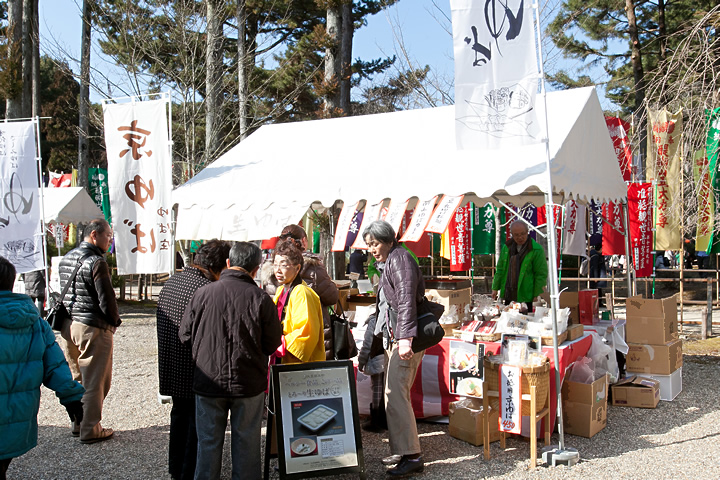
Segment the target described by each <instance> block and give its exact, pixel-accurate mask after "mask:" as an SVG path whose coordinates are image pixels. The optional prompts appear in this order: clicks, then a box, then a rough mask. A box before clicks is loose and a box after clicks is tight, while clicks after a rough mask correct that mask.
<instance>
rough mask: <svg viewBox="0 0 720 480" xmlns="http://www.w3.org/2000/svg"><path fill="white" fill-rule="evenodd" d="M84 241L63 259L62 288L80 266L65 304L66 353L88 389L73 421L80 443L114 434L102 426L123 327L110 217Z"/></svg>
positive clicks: (94, 225) (92, 225)
mask: <svg viewBox="0 0 720 480" xmlns="http://www.w3.org/2000/svg"><path fill="white" fill-rule="evenodd" d="M83 233H84V235H85V239H84V241H83V242H82V243H81V244H80V246H79V247H77V248H75V249H74V250H71V251H70V252H68V253H67V254H66V255H65V256H64V257H63V259H62V260H61V261H60V286H61V288H62V287H64V286H65V284H66V283H67V282H68V280H69V279H70V277H71V276H72V273H73V271H74V270H75V266H76V265H77V264H78V263H81V266H80V269H79V270H78V272H77V275H76V276H75V279H74V281H73V283H72V285H71V286H70V289H69V290H68V292H67V294H66V295H65V298H64V299H63V303H64V304H65V307H67V309H68V312H70V315H72V320H73V321H72V322H66V324H65V325H64V326H63V329H62V332H60V333H61V335H62V337H63V338H64V339H65V342H66V355H65V356H66V357H67V361H68V364H69V365H70V371H71V372H72V374H73V379H74V380H77V381H78V382H80V383H82V385H83V387H85V396H84V397H83V412H84V414H83V420H82V423H81V424H80V425H77V424H74V425H73V431H72V433H73V435H75V436H78V435H79V436H80V442H81V443H96V442H101V441H103V440H107V439H109V438H110V437H112V436H113V430H112V429H111V428H102V426H100V420H101V419H102V408H103V402H104V401H105V397H106V396H107V394H108V391H110V383H111V379H112V357H113V335H114V334H115V330H117V327H118V326H120V314H119V313H118V306H117V299H116V298H115V290H114V289H113V286H112V278H111V276H110V268H109V267H108V264H107V262H106V261H105V257H104V255H105V252H107V251H108V249H109V248H110V243H111V242H112V237H113V232H112V228H110V225H109V224H108V223H107V222H106V221H105V220H93V221H92V222H90V223H89V224H88V226H87V227H85V231H84V232H83Z"/></svg>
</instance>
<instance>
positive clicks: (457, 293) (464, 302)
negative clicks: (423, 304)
mask: <svg viewBox="0 0 720 480" xmlns="http://www.w3.org/2000/svg"><path fill="white" fill-rule="evenodd" d="M425 296H426V297H427V298H428V299H429V300H431V301H433V302H437V303H439V304H441V305H442V306H444V307H445V313H448V312H449V311H450V307H451V306H453V305H457V311H458V319H459V320H460V322H464V321H465V320H467V317H468V315H467V314H466V313H465V307H467V306H469V305H470V296H471V289H470V288H462V289H460V290H449V289H448V290H446V289H435V288H430V289H426V290H425Z"/></svg>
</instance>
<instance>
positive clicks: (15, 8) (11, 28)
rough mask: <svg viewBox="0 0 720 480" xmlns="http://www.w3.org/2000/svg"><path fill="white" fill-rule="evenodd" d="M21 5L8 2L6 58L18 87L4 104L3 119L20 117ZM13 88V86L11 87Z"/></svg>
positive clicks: (12, 1)
mask: <svg viewBox="0 0 720 480" xmlns="http://www.w3.org/2000/svg"><path fill="white" fill-rule="evenodd" d="M22 3H23V0H8V3H7V18H8V32H9V33H8V38H7V43H8V58H9V59H10V61H9V64H10V65H11V66H12V68H14V70H15V72H13V73H15V75H13V77H14V80H15V82H14V83H16V84H17V86H18V87H19V88H18V89H17V90H15V89H14V88H13V90H15V91H16V92H17V93H16V94H15V95H13V96H12V98H8V99H7V100H6V102H5V118H20V117H22V66H21V62H22V58H21V55H22V47H21V45H22ZM13 87H14V86H13Z"/></svg>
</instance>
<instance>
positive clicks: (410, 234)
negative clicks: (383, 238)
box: [400, 195, 437, 242]
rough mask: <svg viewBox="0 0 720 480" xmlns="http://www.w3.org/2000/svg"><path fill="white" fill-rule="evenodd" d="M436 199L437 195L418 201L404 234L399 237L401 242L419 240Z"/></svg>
mask: <svg viewBox="0 0 720 480" xmlns="http://www.w3.org/2000/svg"><path fill="white" fill-rule="evenodd" d="M436 201H437V195H435V196H434V197H432V198H431V199H429V200H425V201H422V202H418V204H417V206H416V207H415V211H414V212H413V216H412V219H411V220H410V225H408V227H407V229H405V234H404V235H403V236H402V238H401V239H400V241H401V242H419V241H420V239H421V238H422V236H423V233H425V227H427V224H428V222H429V221H430V217H431V216H432V213H433V210H434V208H435V202H436Z"/></svg>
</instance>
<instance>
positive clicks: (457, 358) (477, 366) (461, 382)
mask: <svg viewBox="0 0 720 480" xmlns="http://www.w3.org/2000/svg"><path fill="white" fill-rule="evenodd" d="M484 356H485V344H482V343H477V344H475V343H469V342H462V341H452V340H451V341H450V362H448V369H449V374H448V379H449V380H450V385H449V390H450V393H452V394H455V395H466V396H470V397H482V382H483V357H484Z"/></svg>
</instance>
